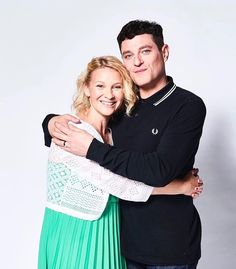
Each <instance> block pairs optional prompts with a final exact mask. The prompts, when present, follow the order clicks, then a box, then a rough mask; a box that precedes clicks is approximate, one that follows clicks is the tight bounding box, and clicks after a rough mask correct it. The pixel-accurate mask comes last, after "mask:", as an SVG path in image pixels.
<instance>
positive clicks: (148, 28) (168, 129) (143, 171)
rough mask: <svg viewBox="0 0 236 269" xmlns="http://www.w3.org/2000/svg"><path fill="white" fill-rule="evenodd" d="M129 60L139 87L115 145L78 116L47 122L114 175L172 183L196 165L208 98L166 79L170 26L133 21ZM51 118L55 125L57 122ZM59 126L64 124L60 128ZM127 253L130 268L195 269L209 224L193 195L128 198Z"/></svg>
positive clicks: (115, 126) (126, 39)
mask: <svg viewBox="0 0 236 269" xmlns="http://www.w3.org/2000/svg"><path fill="white" fill-rule="evenodd" d="M117 40H118V43H119V47H120V51H121V55H122V59H123V61H124V64H125V66H126V68H127V69H128V71H129V72H130V75H131V77H132V79H133V81H134V82H135V84H136V85H137V86H138V89H139V91H138V95H139V101H138V103H137V105H136V106H135V109H134V111H133V113H132V116H131V117H128V116H124V115H123V116H120V118H119V119H118V120H117V121H115V122H114V123H112V124H111V128H112V132H113V141H114V145H115V147H114V146H110V145H105V144H102V143H100V142H98V141H97V140H96V139H93V137H91V136H90V135H88V134H87V133H85V132H83V131H79V130H78V129H77V128H76V127H74V126H69V127H68V126H66V124H67V123H68V121H69V120H72V121H75V119H74V118H73V117H70V116H68V115H67V116H64V117H63V116H59V117H54V118H52V119H51V117H52V115H49V116H48V117H47V118H46V119H45V121H44V130H45V131H46V133H45V137H46V140H47V144H49V143H50V137H49V136H48V135H49V133H47V132H48V130H47V123H48V122H49V131H50V134H51V135H52V136H53V137H54V138H53V141H54V142H55V143H57V144H58V145H60V146H64V148H65V150H67V151H70V152H72V153H74V154H77V155H81V156H86V157H87V158H88V159H91V160H94V161H95V162H98V163H99V164H100V165H101V166H104V167H105V168H108V169H109V170H111V171H113V172H114V173H117V174H120V175H122V176H126V177H129V178H132V179H135V180H138V181H142V182H144V183H146V184H148V185H152V186H159V187H160V186H165V185H166V184H168V183H169V182H170V181H171V180H172V179H174V178H179V177H183V175H185V174H186V173H187V171H189V170H190V169H192V167H193V163H194V158H195V154H196V152H197V149H198V145H199V140H200V137H201V134H202V127H203V123H204V119H205V114H206V109H205V105H204V103H203V101H202V100H201V99H200V98H199V97H198V96H196V95H194V94H193V93H191V92H189V91H186V90H184V89H182V88H180V87H177V86H176V85H175V84H174V82H173V80H172V78H171V77H168V76H167V75H166V71H165V62H166V61H167V59H168V56H169V48H168V45H166V44H164V40H163V34H162V27H161V26H160V25H159V24H157V23H155V22H148V21H139V20H135V21H131V22H129V23H127V24H126V25H125V26H124V27H123V28H122V30H121V32H120V33H119V35H118V38H117ZM49 120H50V121H49ZM55 122H60V123H56V124H55ZM120 205H121V219H122V223H121V244H122V253H123V255H124V256H125V257H126V259H127V265H128V268H129V269H138V268H142V269H143V268H148V269H154V268H155V269H159V268H160V269H161V268H162V269H164V268H166V269H167V268H171V269H183V268H188V269H194V268H196V266H197V262H198V260H199V258H200V255H201V250H200V242H201V223H200V218H199V215H198V212H197V210H196V208H195V207H194V205H193V200H192V198H191V197H187V196H183V195H173V196H167V195H162V196H155V197H154V196H153V197H151V198H150V199H149V200H148V202H147V203H132V202H127V201H121V202H120Z"/></svg>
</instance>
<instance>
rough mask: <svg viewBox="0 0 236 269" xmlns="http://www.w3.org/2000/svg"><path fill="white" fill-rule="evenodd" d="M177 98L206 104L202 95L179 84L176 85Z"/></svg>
mask: <svg viewBox="0 0 236 269" xmlns="http://www.w3.org/2000/svg"><path fill="white" fill-rule="evenodd" d="M175 98H177V99H179V100H182V101H183V102H200V103H202V104H204V101H203V99H202V98H201V97H200V96H198V95H197V94H195V93H194V92H192V91H189V90H186V89H184V88H181V87H179V86H177V87H176V90H175Z"/></svg>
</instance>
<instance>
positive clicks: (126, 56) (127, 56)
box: [124, 54, 132, 60]
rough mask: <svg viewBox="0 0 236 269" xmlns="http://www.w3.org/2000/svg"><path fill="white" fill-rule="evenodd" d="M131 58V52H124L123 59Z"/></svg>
mask: <svg viewBox="0 0 236 269" xmlns="http://www.w3.org/2000/svg"><path fill="white" fill-rule="evenodd" d="M131 58H132V55H131V54H125V55H124V59H125V60H129V59H131Z"/></svg>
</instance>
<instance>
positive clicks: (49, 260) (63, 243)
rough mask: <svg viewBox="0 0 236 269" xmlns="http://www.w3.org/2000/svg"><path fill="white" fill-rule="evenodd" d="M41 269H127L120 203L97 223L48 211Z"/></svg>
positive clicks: (113, 203)
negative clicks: (122, 251) (121, 241)
mask: <svg viewBox="0 0 236 269" xmlns="http://www.w3.org/2000/svg"><path fill="white" fill-rule="evenodd" d="M38 269H126V264H125V259H124V258H123V257H122V256H121V251H120V213H119V204H118V199H117V198H116V197H114V196H110V197H109V201H108V204H107V206H106V209H105V211H104V213H103V215H102V217H100V219H98V220H95V221H87V220H81V219H78V218H75V217H72V216H69V215H66V214H63V213H60V212H56V211H54V210H51V209H49V208H46V209H45V215H44V220H43V226H42V231H41V237H40V245H39V257H38Z"/></svg>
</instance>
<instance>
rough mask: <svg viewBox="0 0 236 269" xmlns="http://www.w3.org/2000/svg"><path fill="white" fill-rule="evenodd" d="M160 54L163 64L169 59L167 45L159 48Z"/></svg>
mask: <svg viewBox="0 0 236 269" xmlns="http://www.w3.org/2000/svg"><path fill="white" fill-rule="evenodd" d="M161 52H162V56H163V59H164V62H166V61H167V60H168V58H169V46H168V45H167V44H164V45H163V46H162V48H161Z"/></svg>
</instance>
